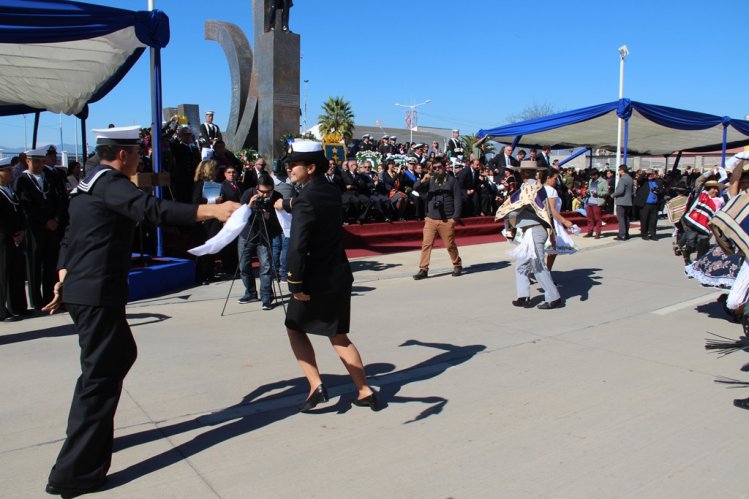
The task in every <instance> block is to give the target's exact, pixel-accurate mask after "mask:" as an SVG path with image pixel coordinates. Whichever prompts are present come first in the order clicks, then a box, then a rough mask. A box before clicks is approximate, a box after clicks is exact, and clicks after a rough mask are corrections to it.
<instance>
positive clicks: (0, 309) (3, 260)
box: [0, 233, 26, 320]
mask: <svg viewBox="0 0 749 499" xmlns="http://www.w3.org/2000/svg"><path fill="white" fill-rule="evenodd" d="M25 281H26V264H25V255H24V253H23V246H16V245H15V243H14V242H13V238H12V237H11V236H10V235H6V234H3V233H0V320H3V319H5V318H6V317H8V316H10V315H18V314H21V313H23V312H26V290H25V289H24V283H25Z"/></svg>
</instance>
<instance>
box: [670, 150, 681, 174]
mask: <svg viewBox="0 0 749 499" xmlns="http://www.w3.org/2000/svg"><path fill="white" fill-rule="evenodd" d="M679 161H681V151H679V152H678V153H676V161H674V166H672V167H671V173H673V174H676V169H677V168H678V167H679Z"/></svg>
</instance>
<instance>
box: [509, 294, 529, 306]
mask: <svg viewBox="0 0 749 499" xmlns="http://www.w3.org/2000/svg"><path fill="white" fill-rule="evenodd" d="M512 304H513V305H515V306H516V307H523V308H528V307H530V306H531V300H530V298H528V297H527V296H524V297H522V298H518V299H517V300H512Z"/></svg>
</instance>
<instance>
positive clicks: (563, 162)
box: [559, 147, 589, 166]
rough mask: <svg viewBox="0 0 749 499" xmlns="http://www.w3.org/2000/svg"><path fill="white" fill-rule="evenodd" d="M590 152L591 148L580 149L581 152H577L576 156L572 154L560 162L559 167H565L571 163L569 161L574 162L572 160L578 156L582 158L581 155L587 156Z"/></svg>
mask: <svg viewBox="0 0 749 499" xmlns="http://www.w3.org/2000/svg"><path fill="white" fill-rule="evenodd" d="M588 150H589V148H588V147H583V148H582V149H580V150H579V151H577V152H576V153H574V154H571V155H570V156H567V157H566V158H564V159H563V160H562V161H560V162H559V166H562V165H564V164H565V163H567V162H569V161H572V160H573V159H575V158H576V157H578V156H580V155H583V154H585V153H586V152H588Z"/></svg>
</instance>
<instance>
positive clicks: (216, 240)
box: [187, 204, 252, 256]
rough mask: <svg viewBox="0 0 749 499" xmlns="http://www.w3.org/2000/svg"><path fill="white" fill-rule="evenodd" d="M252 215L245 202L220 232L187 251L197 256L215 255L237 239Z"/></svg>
mask: <svg viewBox="0 0 749 499" xmlns="http://www.w3.org/2000/svg"><path fill="white" fill-rule="evenodd" d="M250 215H252V209H251V208H250V207H249V206H247V205H246V204H243V205H242V206H240V207H239V209H238V210H237V211H235V212H234V213H232V215H231V217H229V220H227V221H226V223H225V224H224V227H223V228H222V229H221V230H220V231H219V233H218V234H216V235H215V236H213V237H212V238H210V239H209V240H207V241H206V242H205V244H203V245H202V246H198V247H196V248H193V249H191V250H187V252H188V253H190V254H193V255H195V256H203V255H208V254H211V255H215V254H216V253H218V252H219V251H221V250H222V249H224V247H225V246H226V245H227V244H229V243H230V242H232V241H233V240H234V239H236V237H237V236H238V235H239V233H240V232H242V229H243V228H244V226H245V225H247V220H248V219H249V218H250Z"/></svg>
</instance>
